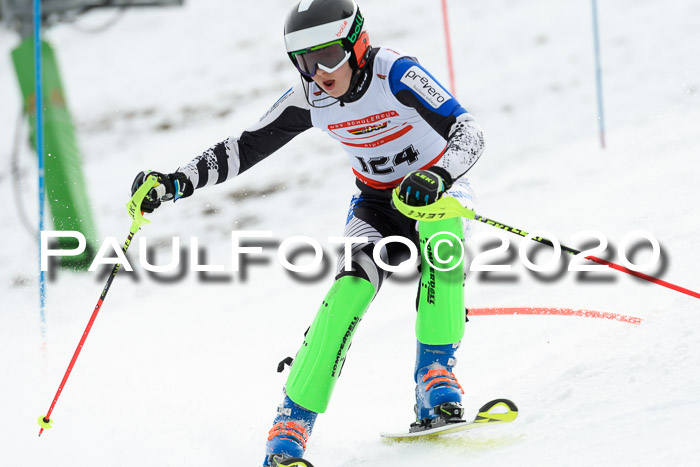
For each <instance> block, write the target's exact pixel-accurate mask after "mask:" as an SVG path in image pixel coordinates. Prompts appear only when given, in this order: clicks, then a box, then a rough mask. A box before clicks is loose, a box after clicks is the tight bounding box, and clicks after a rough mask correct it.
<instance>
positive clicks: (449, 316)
mask: <svg viewBox="0 0 700 467" xmlns="http://www.w3.org/2000/svg"><path fill="white" fill-rule="evenodd" d="M418 232H419V234H420V248H421V271H422V272H421V283H420V293H419V298H418V317H417V318H416V337H417V338H418V340H419V341H420V342H422V343H423V344H431V345H443V344H454V343H456V342H459V341H460V340H462V337H464V321H465V317H464V264H463V260H464V230H463V226H462V219H460V218H452V219H444V220H440V221H435V222H427V221H421V222H420V223H419V226H418ZM429 239H430V242H428V240H429ZM458 239H459V242H458V241H457V240H458ZM426 244H427V247H426ZM431 264H432V265H431ZM455 266H456V267H455ZM450 268H452V269H451V270H446V269H450ZM440 269H443V270H440Z"/></svg>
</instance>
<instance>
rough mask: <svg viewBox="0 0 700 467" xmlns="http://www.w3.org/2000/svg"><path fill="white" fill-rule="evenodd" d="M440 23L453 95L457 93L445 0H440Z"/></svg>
mask: <svg viewBox="0 0 700 467" xmlns="http://www.w3.org/2000/svg"><path fill="white" fill-rule="evenodd" d="M442 23H443V28H444V29H445V47H446V48H447V70H448V73H449V76H450V93H451V94H452V95H453V96H456V95H457V88H456V87H455V69H454V64H453V62H452V40H451V38H450V21H449V15H448V14H447V0H442Z"/></svg>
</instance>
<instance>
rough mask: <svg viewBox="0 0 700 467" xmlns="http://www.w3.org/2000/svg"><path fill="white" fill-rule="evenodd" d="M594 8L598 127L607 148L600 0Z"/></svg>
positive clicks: (593, 4) (601, 142)
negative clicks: (600, 34) (599, 27)
mask: <svg viewBox="0 0 700 467" xmlns="http://www.w3.org/2000/svg"><path fill="white" fill-rule="evenodd" d="M591 6H592V9H593V12H592V13H593V51H594V53H595V78H596V87H597V90H598V127H599V128H600V147H601V148H602V149H605V118H604V114H603V77H602V75H603V73H602V71H601V69H600V40H599V38H598V1H597V0H591Z"/></svg>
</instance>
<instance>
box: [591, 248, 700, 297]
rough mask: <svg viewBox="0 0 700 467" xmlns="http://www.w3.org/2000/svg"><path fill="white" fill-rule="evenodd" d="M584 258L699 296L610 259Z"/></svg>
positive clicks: (677, 290)
mask: <svg viewBox="0 0 700 467" xmlns="http://www.w3.org/2000/svg"><path fill="white" fill-rule="evenodd" d="M586 259H589V260H591V261H595V262H596V263H598V264H602V265H604V266H608V267H609V268H613V269H615V270H617V271H622V272H626V273H627V274H631V275H633V276H635V277H639V278H640V279H644V280H646V281H649V282H653V283H654V284H659V285H662V286H664V287H667V288H669V289H671V290H675V291H676V292H680V293H684V294H686V295H690V296H691V297H695V298H700V293H697V292H693V291H692V290H688V289H686V288H684V287H681V286H679V285H676V284H671V283H670V282H666V281H664V280H661V279H658V278H656V277H653V276H648V275H646V274H644V273H641V272H639V271H633V270H631V269H628V268H626V267H624V266H620V265H619V264H615V263H611V262H610V261H606V260H604V259H601V258H598V257H596V256H586Z"/></svg>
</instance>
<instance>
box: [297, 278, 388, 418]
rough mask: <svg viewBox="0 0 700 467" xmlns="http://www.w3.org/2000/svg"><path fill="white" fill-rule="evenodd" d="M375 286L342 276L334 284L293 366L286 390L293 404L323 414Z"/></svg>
mask: <svg viewBox="0 0 700 467" xmlns="http://www.w3.org/2000/svg"><path fill="white" fill-rule="evenodd" d="M375 292H376V290H375V289H374V286H373V285H372V284H371V283H369V282H368V281H366V280H364V279H360V278H358V277H353V276H344V277H341V278H340V279H338V280H337V281H335V283H334V284H333V286H332V287H331V289H330V290H329V291H328V294H327V295H326V298H325V299H324V300H323V303H322V304H321V307H320V309H319V310H318V312H317V313H316V317H315V318H314V321H313V323H312V324H311V327H310V328H309V331H308V332H307V333H306V337H305V338H304V344H303V345H302V346H301V349H299V352H298V353H297V356H296V358H295V359H294V363H293V364H292V368H291V372H290V374H289V378H288V379H287V385H286V391H287V395H288V396H289V398H290V399H291V400H292V401H294V402H295V403H296V404H298V405H300V406H302V407H304V408H306V409H309V410H313V411H314V412H319V413H323V412H325V411H326V408H327V407H328V401H329V400H330V398H331V393H332V392H333V388H334V387H335V382H336V381H337V380H338V377H339V376H340V371H341V370H342V368H343V363H344V362H345V356H346V354H347V352H348V348H349V347H350V342H351V341H352V336H353V334H354V333H355V328H356V327H357V324H358V323H359V322H360V320H361V319H362V317H363V316H364V314H365V311H366V310H367V308H368V307H369V304H370V303H371V302H372V299H373V298H374V294H375Z"/></svg>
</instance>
